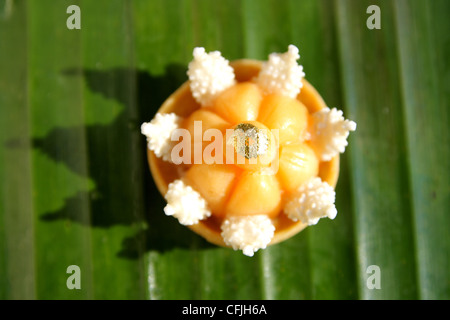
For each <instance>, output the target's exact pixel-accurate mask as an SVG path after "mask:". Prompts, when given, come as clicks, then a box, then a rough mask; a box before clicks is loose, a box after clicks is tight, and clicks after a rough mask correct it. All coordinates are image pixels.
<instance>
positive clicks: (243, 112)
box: [212, 82, 262, 124]
mask: <svg viewBox="0 0 450 320" xmlns="http://www.w3.org/2000/svg"><path fill="white" fill-rule="evenodd" d="M261 100H262V94H261V91H260V89H259V87H258V86H257V85H256V84H254V83H251V82H241V83H238V84H236V85H234V86H232V87H230V88H228V89H226V90H225V91H224V92H222V93H221V94H220V95H219V96H218V97H217V98H216V100H215V102H214V105H213V106H212V109H213V111H214V112H216V113H217V114H218V115H220V116H221V117H223V118H224V119H225V120H227V121H229V122H230V123H232V124H236V123H239V122H242V121H253V120H256V118H257V117H258V110H259V104H260V102H261Z"/></svg>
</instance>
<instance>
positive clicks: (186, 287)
mask: <svg viewBox="0 0 450 320" xmlns="http://www.w3.org/2000/svg"><path fill="white" fill-rule="evenodd" d="M372 4H376V5H377V6H378V7H379V9H380V10H379V18H380V19H379V22H380V29H376V28H375V29H369V28H368V26H367V23H368V21H367V20H368V19H369V18H370V17H372V14H375V13H374V12H373V11H372V12H371V11H369V13H368V10H367V9H368V7H369V6H370V5H372ZM70 5H78V6H79V8H80V17H81V29H69V28H68V27H67V24H66V23H67V20H68V19H69V17H70V16H71V13H70V12H69V13H68V12H67V8H68V7H69V6H70ZM449 12H450V1H448V0H433V1H426V0H395V1H393V0H377V1H373V0H335V1H332V0H282V1H278V0H242V1H240V0H226V1H210V0H170V1H169V0H135V1H127V0H58V1H54V0H0V180H1V183H0V299H450V235H449V231H450V212H449V209H450V186H449V181H450V179H449V178H450V174H449V173H450V170H449V169H450V157H449V156H450V147H449V146H450V134H449V129H448V126H449V124H450V118H449V109H450V105H449V101H450V60H449V58H448V57H449V56H450V33H449V29H450V20H449V19H448V13H449ZM291 43H292V44H295V45H297V46H298V47H299V49H300V54H301V59H300V61H299V62H300V64H302V65H303V66H304V70H305V73H306V78H307V79H308V80H309V81H310V82H311V83H312V84H313V85H314V86H315V87H316V88H317V89H318V91H319V92H320V93H321V95H322V96H323V98H324V99H325V101H326V103H327V104H328V105H329V106H330V107H336V108H338V109H342V110H343V111H344V115H345V116H346V118H349V119H352V120H354V121H356V122H357V124H358V128H357V130H356V132H354V133H352V134H351V135H350V138H349V146H348V147H347V149H346V152H345V153H344V154H343V155H342V156H341V164H340V167H341V172H340V177H339V182H338V185H337V188H336V192H337V199H336V206H337V209H338V215H337V217H336V219H335V220H328V219H322V220H321V221H320V222H319V223H318V224H317V225H316V226H312V227H308V228H307V229H306V230H304V231H302V232H301V233H299V234H298V235H296V236H294V237H293V238H291V239H289V240H287V241H285V242H283V243H280V244H277V245H274V246H271V247H269V248H267V249H266V250H260V251H259V252H257V253H256V254H255V256H254V257H252V258H249V257H246V256H244V255H243V254H242V253H241V252H235V251H233V250H232V249H227V248H219V247H216V246H214V245H211V244H209V243H207V242H206V241H205V240H203V239H202V238H201V237H199V236H197V235H196V234H194V233H193V232H191V231H190V230H189V229H187V228H185V227H183V226H180V225H179V224H178V223H177V221H176V220H175V219H173V218H170V217H166V216H165V215H164V213H163V207H164V205H165V202H164V199H163V197H162V196H161V195H160V194H159V193H158V191H157V189H156V186H155V184H154V182H153V179H152V177H151V174H150V171H149V168H148V165H147V160H146V142H145V137H143V136H142V135H141V134H140V124H141V123H142V122H144V121H149V120H150V119H152V118H153V116H154V114H155V112H156V111H157V110H158V108H159V106H160V105H161V103H162V102H163V101H164V100H165V99H166V98H167V97H168V95H170V93H172V92H173V91H174V90H175V89H176V88H177V87H179V86H180V85H181V84H182V83H183V82H184V81H185V80H186V79H187V76H186V70H187V64H188V63H189V61H190V60H191V57H192V49H193V48H194V47H195V46H203V47H205V48H206V49H207V50H208V51H212V50H220V51H221V52H222V54H223V55H224V56H225V57H226V58H227V59H229V60H234V59H240V58H251V59H266V58H267V55H268V54H269V53H271V52H283V51H286V49H287V46H288V45H289V44H291ZM72 265H76V266H78V267H79V275H80V283H81V286H80V288H79V289H77V288H75V289H69V287H68V285H67V282H68V280H70V279H69V277H70V276H71V273H70V272H69V270H68V267H69V266H72ZM374 276H377V278H374ZM375 280H376V281H375ZM374 284H375V286H374Z"/></svg>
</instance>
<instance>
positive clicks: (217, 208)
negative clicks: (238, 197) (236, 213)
mask: <svg viewBox="0 0 450 320" xmlns="http://www.w3.org/2000/svg"><path fill="white" fill-rule="evenodd" d="M237 175H238V169H237V168H236V167H234V166H227V165H220V164H212V165H207V164H198V165H197V164H196V165H193V166H192V167H191V168H190V169H189V170H188V171H187V172H186V175H185V176H184V179H185V180H186V182H188V183H189V185H191V186H192V188H194V190H196V191H197V192H199V193H200V194H201V195H202V197H203V198H204V199H205V200H206V202H207V203H208V206H209V208H210V209H211V211H212V213H213V215H215V216H224V214H225V204H226V200H227V199H228V196H229V194H230V192H231V190H232V187H233V181H234V180H235V178H236V176H237Z"/></svg>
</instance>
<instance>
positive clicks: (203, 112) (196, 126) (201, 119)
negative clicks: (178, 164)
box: [184, 108, 230, 163]
mask: <svg viewBox="0 0 450 320" xmlns="http://www.w3.org/2000/svg"><path fill="white" fill-rule="evenodd" d="M196 122H197V123H196ZM200 123H201V126H200ZM184 127H185V128H186V129H187V130H188V131H189V133H190V136H191V144H190V147H191V163H195V161H194V160H195V159H194V155H195V154H196V153H201V154H199V155H197V161H196V162H197V163H198V160H201V163H204V162H205V161H206V162H208V163H211V161H214V159H213V157H211V153H213V152H204V151H205V148H208V146H210V148H212V149H214V153H215V152H217V157H216V158H220V159H221V161H220V162H218V161H216V163H225V160H224V159H225V158H224V152H223V150H224V147H225V146H224V133H225V130H226V129H227V128H229V127H230V124H229V123H228V122H227V121H225V120H224V119H222V118H221V117H220V116H218V115H217V114H216V113H214V112H213V111H212V110H211V109H209V108H202V109H199V110H197V111H194V112H193V113H192V114H191V115H190V116H189V117H188V118H187V119H186V122H185V125H184ZM200 129H201V130H200ZM209 129H217V130H219V131H220V132H221V135H220V139H219V140H220V141H216V144H212V143H213V140H214V139H213V138H211V137H207V136H208V134H206V135H205V132H206V131H207V130H209ZM212 132H213V131H209V132H208V133H212ZM208 139H210V141H208ZM197 144H199V145H201V146H197ZM219 145H220V146H221V147H220V148H219V147H218V148H214V147H215V146H219ZM200 148H201V149H200ZM207 151H208V150H207ZM215 155H216V154H214V156H215ZM205 156H206V157H207V158H208V159H205ZM209 158H211V159H209Z"/></svg>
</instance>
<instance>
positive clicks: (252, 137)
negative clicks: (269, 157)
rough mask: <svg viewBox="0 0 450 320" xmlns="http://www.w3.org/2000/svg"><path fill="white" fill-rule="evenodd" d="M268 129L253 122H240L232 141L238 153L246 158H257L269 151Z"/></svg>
mask: <svg viewBox="0 0 450 320" xmlns="http://www.w3.org/2000/svg"><path fill="white" fill-rule="evenodd" d="M266 131H267V129H260V128H258V127H257V126H255V125H253V124H251V123H240V124H238V125H237V126H236V127H235V129H234V132H233V135H232V140H231V141H232V143H233V145H234V149H235V150H236V153H238V154H240V155H241V156H243V157H245V158H246V159H255V158H257V157H258V156H260V155H264V154H266V153H267V150H268V147H269V142H270V141H269V139H270V138H269V134H268V132H266Z"/></svg>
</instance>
